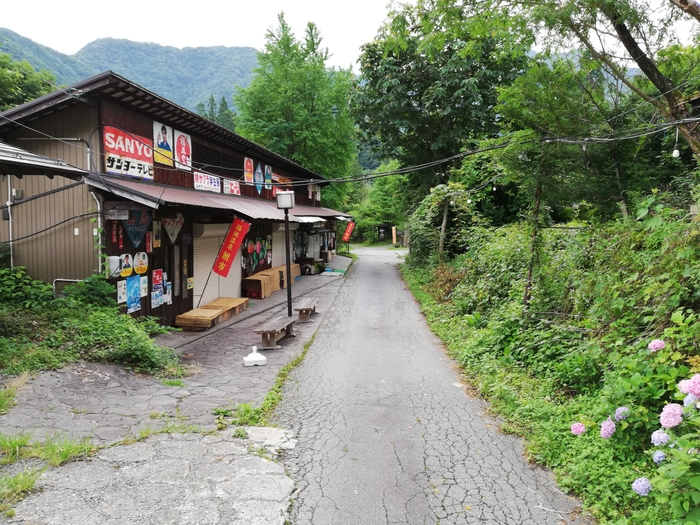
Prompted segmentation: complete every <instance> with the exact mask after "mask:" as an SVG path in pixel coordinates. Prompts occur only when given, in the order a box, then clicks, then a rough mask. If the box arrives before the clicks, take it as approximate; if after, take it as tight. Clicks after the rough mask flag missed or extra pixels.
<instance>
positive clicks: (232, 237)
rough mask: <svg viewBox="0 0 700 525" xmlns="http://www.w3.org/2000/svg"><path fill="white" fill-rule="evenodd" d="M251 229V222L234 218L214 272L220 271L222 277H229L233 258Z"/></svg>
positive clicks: (215, 262)
mask: <svg viewBox="0 0 700 525" xmlns="http://www.w3.org/2000/svg"><path fill="white" fill-rule="evenodd" d="M249 229H250V223H247V222H245V221H243V220H241V219H234V221H233V224H231V227H230V228H229V229H228V234H227V235H226V239H225V240H224V244H222V245H221V250H219V255H218V257H217V258H216V260H215V261H214V268H213V269H212V270H213V271H214V273H218V274H219V275H221V276H222V277H228V272H229V271H230V270H231V266H232V265H233V260H234V259H235V258H236V254H237V253H238V250H239V248H240V247H241V242H243V238H244V237H245V236H246V234H247V233H248V230H249Z"/></svg>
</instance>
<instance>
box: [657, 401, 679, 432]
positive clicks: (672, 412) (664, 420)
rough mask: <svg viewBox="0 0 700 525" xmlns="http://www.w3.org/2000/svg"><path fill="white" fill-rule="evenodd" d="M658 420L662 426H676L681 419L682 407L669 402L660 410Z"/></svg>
mask: <svg viewBox="0 0 700 525" xmlns="http://www.w3.org/2000/svg"><path fill="white" fill-rule="evenodd" d="M659 420H660V421H661V426H662V427H664V428H673V427H677V426H678V425H680V424H681V422H682V421H683V407H682V406H681V405H679V404H678V403H669V404H668V405H666V406H665V407H664V409H663V410H662V411H661V415H660V416H659Z"/></svg>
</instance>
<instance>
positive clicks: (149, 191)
mask: <svg viewBox="0 0 700 525" xmlns="http://www.w3.org/2000/svg"><path fill="white" fill-rule="evenodd" d="M85 181H86V183H87V184H89V185H90V186H94V187H96V188H100V189H102V190H104V191H108V192H110V193H114V194H116V195H119V196H122V197H124V198H127V199H130V200H134V201H136V202H140V203H141V204H145V205H146V206H150V207H152V208H159V207H160V206H161V205H163V204H181V205H184V206H199V207H204V208H216V209H220V210H232V211H235V212H237V213H240V214H242V215H245V216H247V217H249V218H251V219H259V220H272V221H283V220H284V211H283V210H278V209H277V204H276V203H275V202H273V201H265V200H262V199H250V198H247V197H238V196H235V195H223V194H215V193H211V192H206V191H198V190H192V189H189V188H180V187H177V186H165V185H163V184H154V183H150V182H142V181H135V180H130V179H118V178H112V177H104V176H97V175H95V174H91V175H90V176H89V177H86V178H85Z"/></svg>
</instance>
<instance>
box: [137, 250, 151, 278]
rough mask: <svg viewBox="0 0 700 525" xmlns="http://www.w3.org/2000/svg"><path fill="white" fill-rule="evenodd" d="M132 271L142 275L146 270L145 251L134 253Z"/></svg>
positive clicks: (146, 258)
mask: <svg viewBox="0 0 700 525" xmlns="http://www.w3.org/2000/svg"><path fill="white" fill-rule="evenodd" d="M134 271H135V272H136V273H137V274H139V275H143V274H144V273H146V272H147V271H148V255H146V252H138V253H137V254H136V255H134Z"/></svg>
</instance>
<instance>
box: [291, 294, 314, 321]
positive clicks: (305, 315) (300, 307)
mask: <svg viewBox="0 0 700 525" xmlns="http://www.w3.org/2000/svg"><path fill="white" fill-rule="evenodd" d="M317 303H318V298H317V297H305V298H304V299H302V300H301V301H299V302H298V303H297V304H296V306H295V307H294V310H295V311H297V312H299V322H300V323H310V322H311V314H314V313H316V304H317Z"/></svg>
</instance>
